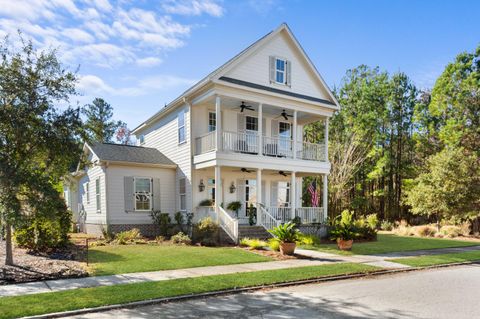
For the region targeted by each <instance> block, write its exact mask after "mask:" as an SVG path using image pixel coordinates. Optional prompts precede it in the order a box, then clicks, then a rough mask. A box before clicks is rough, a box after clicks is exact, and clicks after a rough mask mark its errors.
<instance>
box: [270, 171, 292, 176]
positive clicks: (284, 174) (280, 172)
mask: <svg viewBox="0 0 480 319" xmlns="http://www.w3.org/2000/svg"><path fill="white" fill-rule="evenodd" d="M277 174H280V175H282V176H285V177H287V176H288V175H289V174H288V173H285V172H284V171H278V172H276V173H272V175H277Z"/></svg>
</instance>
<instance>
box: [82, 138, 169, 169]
mask: <svg viewBox="0 0 480 319" xmlns="http://www.w3.org/2000/svg"><path fill="white" fill-rule="evenodd" d="M90 147H91V149H92V150H93V152H94V153H95V154H96V155H97V156H98V157H99V158H100V160H102V161H114V162H129V163H144V164H162V165H175V163H174V162H172V161H171V160H170V159H168V157H166V156H165V155H163V154H162V153H160V151H159V150H157V149H156V148H150V147H142V146H131V145H122V144H110V143H96V144H93V145H90Z"/></svg>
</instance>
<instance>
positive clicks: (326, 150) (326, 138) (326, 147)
mask: <svg viewBox="0 0 480 319" xmlns="http://www.w3.org/2000/svg"><path fill="white" fill-rule="evenodd" d="M324 143H325V161H326V162H328V117H327V118H326V119H325V141H324Z"/></svg>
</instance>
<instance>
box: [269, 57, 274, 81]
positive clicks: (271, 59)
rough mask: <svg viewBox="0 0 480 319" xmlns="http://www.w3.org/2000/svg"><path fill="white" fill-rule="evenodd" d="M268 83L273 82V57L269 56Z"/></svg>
mask: <svg viewBox="0 0 480 319" xmlns="http://www.w3.org/2000/svg"><path fill="white" fill-rule="evenodd" d="M269 69H270V83H275V57H274V56H270V57H269Z"/></svg>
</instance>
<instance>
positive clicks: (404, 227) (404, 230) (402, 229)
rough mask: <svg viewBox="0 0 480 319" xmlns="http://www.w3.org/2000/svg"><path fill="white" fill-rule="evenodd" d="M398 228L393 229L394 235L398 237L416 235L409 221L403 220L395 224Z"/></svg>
mask: <svg viewBox="0 0 480 319" xmlns="http://www.w3.org/2000/svg"><path fill="white" fill-rule="evenodd" d="M395 224H396V225H397V227H395V228H394V229H393V233H394V234H395V235H398V236H413V235H415V231H414V229H413V228H412V227H411V226H409V225H408V223H407V221H405V220H403V219H402V220H401V221H400V222H396V223H395Z"/></svg>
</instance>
